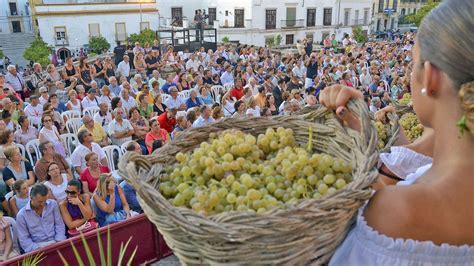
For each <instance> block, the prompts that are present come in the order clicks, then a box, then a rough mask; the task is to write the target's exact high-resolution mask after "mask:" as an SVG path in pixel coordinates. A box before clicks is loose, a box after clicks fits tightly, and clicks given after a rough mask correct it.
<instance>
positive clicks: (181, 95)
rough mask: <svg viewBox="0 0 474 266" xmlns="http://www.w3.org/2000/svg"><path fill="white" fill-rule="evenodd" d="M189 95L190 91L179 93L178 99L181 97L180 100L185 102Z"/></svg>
mask: <svg viewBox="0 0 474 266" xmlns="http://www.w3.org/2000/svg"><path fill="white" fill-rule="evenodd" d="M190 94H191V90H185V91H180V92H179V94H178V97H181V99H183V100H186V99H187V98H189V95H190Z"/></svg>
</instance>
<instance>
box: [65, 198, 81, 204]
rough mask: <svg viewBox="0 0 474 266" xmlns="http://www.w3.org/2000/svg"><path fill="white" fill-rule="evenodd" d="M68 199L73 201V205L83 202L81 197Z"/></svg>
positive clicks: (70, 201)
mask: <svg viewBox="0 0 474 266" xmlns="http://www.w3.org/2000/svg"><path fill="white" fill-rule="evenodd" d="M68 201H69V203H71V204H72V205H79V204H81V203H82V202H81V200H80V199H79V198H69V199H68Z"/></svg>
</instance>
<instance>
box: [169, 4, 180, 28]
mask: <svg viewBox="0 0 474 266" xmlns="http://www.w3.org/2000/svg"><path fill="white" fill-rule="evenodd" d="M171 21H173V23H172V24H173V26H176V27H182V26H183V8H182V7H172V8H171Z"/></svg>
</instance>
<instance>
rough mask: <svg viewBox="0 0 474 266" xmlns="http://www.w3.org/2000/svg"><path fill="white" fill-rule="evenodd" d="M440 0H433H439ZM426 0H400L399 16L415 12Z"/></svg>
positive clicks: (437, 0)
mask: <svg viewBox="0 0 474 266" xmlns="http://www.w3.org/2000/svg"><path fill="white" fill-rule="evenodd" d="M440 1H441V0H434V2H440ZM428 2H429V1H428V0H400V4H399V6H400V16H405V15H409V14H415V13H416V12H417V11H418V10H420V8H421V7H423V6H424V5H426V4H427V3H428Z"/></svg>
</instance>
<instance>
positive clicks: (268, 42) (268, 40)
mask: <svg viewBox="0 0 474 266" xmlns="http://www.w3.org/2000/svg"><path fill="white" fill-rule="evenodd" d="M273 39H274V38H266V39H265V45H266V46H267V47H273V43H274V41H273Z"/></svg>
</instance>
